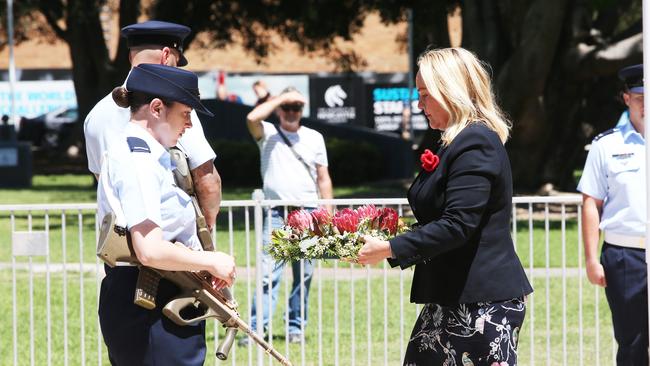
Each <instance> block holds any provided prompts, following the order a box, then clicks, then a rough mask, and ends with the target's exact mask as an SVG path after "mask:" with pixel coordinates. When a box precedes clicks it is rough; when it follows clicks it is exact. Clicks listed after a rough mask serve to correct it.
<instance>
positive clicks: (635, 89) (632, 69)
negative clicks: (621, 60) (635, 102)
mask: <svg viewBox="0 0 650 366" xmlns="http://www.w3.org/2000/svg"><path fill="white" fill-rule="evenodd" d="M618 78H619V79H621V80H622V81H623V83H625V88H626V89H627V90H629V91H631V92H632V93H643V64H639V65H632V66H628V67H624V68H622V69H621V70H620V71H619V72H618Z"/></svg>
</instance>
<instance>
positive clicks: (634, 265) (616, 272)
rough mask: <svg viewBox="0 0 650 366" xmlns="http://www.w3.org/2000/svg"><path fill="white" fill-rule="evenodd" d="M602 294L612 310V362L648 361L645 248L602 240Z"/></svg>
mask: <svg viewBox="0 0 650 366" xmlns="http://www.w3.org/2000/svg"><path fill="white" fill-rule="evenodd" d="M600 262H601V264H602V265H603V269H604V270H605V281H607V287H605V295H606V296H607V302H608V303H609V308H610V310H611V311H612V324H613V325H614V338H616V342H617V343H618V351H617V352H616V364H617V365H619V366H623V365H625V366H641V365H643V366H647V365H648V286H647V272H648V271H647V267H646V263H645V250H643V249H636V248H626V247H620V246H616V245H611V244H608V243H605V244H603V250H602V253H601V255H600Z"/></svg>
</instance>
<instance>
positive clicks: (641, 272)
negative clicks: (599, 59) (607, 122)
mask: <svg viewBox="0 0 650 366" xmlns="http://www.w3.org/2000/svg"><path fill="white" fill-rule="evenodd" d="M619 78H620V79H621V80H622V81H623V82H624V84H625V88H624V91H623V101H624V102H625V104H626V105H627V107H628V108H629V111H628V113H627V114H626V116H627V119H626V120H624V121H622V122H621V123H620V124H619V125H617V126H616V127H615V128H613V129H610V130H608V131H606V132H603V133H601V134H600V135H598V136H596V138H595V139H594V141H593V142H592V144H591V148H590V150H589V155H588V156H587V161H586V163H585V168H584V170H583V173H582V178H581V179H580V183H579V184H578V191H580V192H582V197H583V211H582V220H583V226H582V235H583V240H584V247H585V260H586V269H587V277H588V278H589V281H590V282H591V283H593V284H595V285H598V286H602V287H605V294H606V296H607V301H608V302H609V307H610V309H611V312H612V322H613V325H614V336H615V338H616V341H617V342H618V352H617V354H616V362H617V364H618V365H620V366H622V365H626V366H628V365H637V366H641V365H643V366H647V365H648V296H647V291H648V289H647V270H646V263H645V246H646V243H645V222H646V173H645V172H646V163H645V139H644V135H643V134H644V126H643V115H644V111H643V65H634V66H629V67H626V68H624V69H622V70H621V71H620V72H619ZM600 231H602V232H603V237H604V243H603V247H602V252H601V255H600V260H599V259H598V256H597V249H598V243H599V240H600Z"/></svg>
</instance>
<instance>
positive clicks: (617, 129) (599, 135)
mask: <svg viewBox="0 0 650 366" xmlns="http://www.w3.org/2000/svg"><path fill="white" fill-rule="evenodd" d="M619 130H620V129H619V128H618V127H614V128H610V129H609V130H607V131H605V132H602V133H600V134H598V135H597V136H596V137H594V141H598V140H600V139H601V138H603V137H605V136H607V135H611V134H613V133H614V132H618V131H619Z"/></svg>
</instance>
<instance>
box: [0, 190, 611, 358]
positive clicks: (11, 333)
mask: <svg viewBox="0 0 650 366" xmlns="http://www.w3.org/2000/svg"><path fill="white" fill-rule="evenodd" d="M323 202H329V203H332V204H333V205H335V206H336V207H339V208H340V207H356V206H358V205H363V204H370V203H372V204H375V205H377V206H380V207H381V206H390V207H394V208H396V209H397V210H398V212H399V213H400V216H407V217H408V216H409V215H410V211H409V210H408V204H407V202H406V200H404V199H337V200H330V201H323ZM302 204H305V203H304V202H289V201H265V200H261V199H258V200H242V201H224V202H222V209H221V212H220V214H219V219H218V225H217V229H216V230H215V233H214V235H215V239H216V243H217V249H218V250H222V251H225V252H229V253H231V254H233V255H235V257H236V262H237V265H238V279H237V282H236V284H235V286H234V293H235V297H236V298H237V300H238V302H239V304H240V313H241V314H242V317H243V318H244V320H246V321H250V308H251V301H252V299H253V293H254V291H256V289H260V288H261V286H260V285H259V284H260V283H261V282H260V278H258V276H257V272H256V271H255V270H256V263H259V256H258V255H259V253H260V251H261V247H262V246H261V232H262V231H261V230H262V228H261V225H262V219H263V215H264V212H265V211H264V209H265V208H268V207H271V206H281V207H284V210H287V207H288V206H290V205H291V206H300V205H302ZM95 209H96V206H95V205H94V204H60V205H53V204H44V205H0V243H1V244H3V245H0V304H1V306H0V309H2V311H3V312H4V316H2V317H0V364H2V365H10V364H14V365H85V364H89V365H93V364H98V365H101V364H108V359H107V355H106V349H105V346H104V344H103V341H102V337H101V333H100V331H99V322H98V318H97V303H98V294H99V284H100V283H101V278H102V276H103V266H102V265H101V264H100V262H99V260H97V259H96V257H95V244H96V240H97V231H98V230H97V229H98V228H97V225H98V223H97V220H95ZM580 209H581V206H580V197H579V196H562V197H516V198H515V199H514V202H513V217H514V220H512V232H513V238H514V240H515V246H516V249H517V252H518V253H519V256H520V258H521V260H522V263H523V265H524V268H525V269H526V271H527V273H528V276H529V279H530V280H531V282H532V283H533V286H534V288H535V293H534V294H533V295H531V296H530V297H529V298H528V300H527V301H528V307H527V316H526V319H525V323H524V327H523V329H522V330H521V332H520V334H519V364H521V365H610V364H613V363H614V354H615V349H616V345H615V343H614V341H613V338H612V330H611V320H610V314H609V308H608V306H607V302H606V300H605V298H604V294H603V291H602V290H601V289H599V288H596V287H594V286H592V285H591V284H589V282H588V281H587V280H586V277H585V276H584V269H583V264H582V263H583V259H582V257H583V254H582V243H581V235H580V227H581V221H580ZM411 278H412V271H410V270H405V271H400V270H399V269H390V268H389V266H388V265H387V263H385V262H384V263H382V264H380V265H378V266H375V267H372V268H370V267H361V266H358V265H353V264H349V263H345V262H339V261H335V260H329V261H317V262H316V263H315V272H314V277H313V281H312V285H311V290H310V295H309V299H310V301H309V304H310V305H309V307H308V309H303V312H306V313H307V314H308V320H309V321H308V324H307V326H306V329H305V335H306V336H305V338H304V340H302V341H301V343H298V344H290V343H289V342H288V341H287V335H288V334H287V333H288V326H287V324H286V321H285V317H284V310H285V309H286V308H287V299H288V294H289V287H290V281H291V275H290V270H289V269H288V268H285V269H284V276H283V282H282V284H281V290H280V294H279V298H278V301H277V302H278V305H277V307H276V311H275V313H274V316H273V318H272V320H271V322H270V324H269V329H268V332H269V333H270V334H271V335H272V336H271V337H270V338H269V341H270V342H271V343H272V344H273V346H274V347H276V348H277V349H278V350H279V351H280V352H282V353H284V354H285V355H287V356H288V357H289V359H290V360H291V361H292V362H293V364H294V365H377V364H383V365H400V364H401V358H402V356H403V354H404V351H405V347H406V344H407V343H408V339H409V335H410V331H411V327H412V325H413V324H414V322H415V319H416V318H417V315H418V313H419V310H420V307H419V306H417V305H414V304H410V303H409V300H408V292H409V289H410V282H411ZM256 284H257V285H256ZM258 299H259V296H258ZM305 310H307V311H305ZM211 323H212V324H211V326H210V327H208V329H209V331H208V335H207V340H208V350H209V352H208V357H207V358H206V364H215V365H217V364H231V365H253V364H255V365H261V364H272V360H271V359H270V357H269V356H267V355H266V354H264V353H263V352H261V351H260V350H259V348H257V347H255V346H254V345H253V346H248V347H238V346H233V349H232V351H231V354H230V357H229V360H227V361H225V362H222V361H218V360H217V359H216V358H215V357H213V356H211V353H212V350H213V349H214V347H215V346H216V344H217V343H218V341H219V336H220V329H221V327H220V326H219V325H218V324H217V323H216V322H211Z"/></svg>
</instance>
